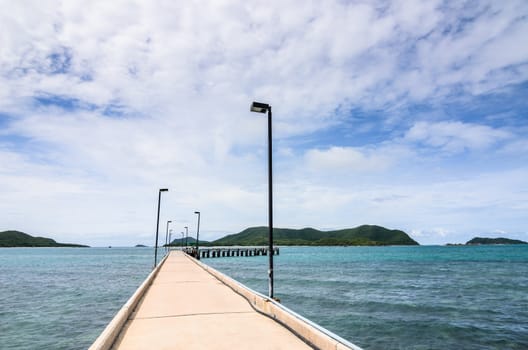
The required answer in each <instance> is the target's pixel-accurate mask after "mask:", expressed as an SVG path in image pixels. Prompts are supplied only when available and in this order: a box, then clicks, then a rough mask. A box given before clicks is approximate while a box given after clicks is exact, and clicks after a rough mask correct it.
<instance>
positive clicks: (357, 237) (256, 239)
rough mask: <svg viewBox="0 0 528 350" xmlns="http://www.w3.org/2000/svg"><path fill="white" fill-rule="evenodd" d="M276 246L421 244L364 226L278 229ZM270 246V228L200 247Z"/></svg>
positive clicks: (253, 229) (397, 232)
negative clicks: (331, 228)
mask: <svg viewBox="0 0 528 350" xmlns="http://www.w3.org/2000/svg"><path fill="white" fill-rule="evenodd" d="M173 242H174V241H173ZM179 242H181V241H179ZM273 243H274V244H275V245H283V246H288V245H304V246H386V245H419V244H418V242H416V241H415V240H413V239H412V238H411V237H409V235H408V234H406V233H405V232H403V231H400V230H389V229H387V228H385V227H381V226H376V225H362V226H359V227H356V228H350V229H343V230H335V231H319V230H316V229H314V228H303V229H299V230H296V229H288V228H274V229H273ZM173 244H174V243H173ZM267 244H268V228H267V227H266V226H261V227H251V228H247V229H245V230H244V231H242V232H239V233H236V234H232V235H227V236H225V237H223V238H220V239H217V240H215V241H212V242H202V241H200V245H204V246H233V245H240V246H262V245H267Z"/></svg>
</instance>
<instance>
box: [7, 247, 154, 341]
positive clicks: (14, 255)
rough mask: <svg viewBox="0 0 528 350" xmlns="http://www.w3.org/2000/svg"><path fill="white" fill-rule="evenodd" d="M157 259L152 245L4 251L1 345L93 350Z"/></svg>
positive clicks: (9, 249) (12, 249)
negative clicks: (98, 339)
mask: <svg viewBox="0 0 528 350" xmlns="http://www.w3.org/2000/svg"><path fill="white" fill-rule="evenodd" d="M153 263H154V258H153V249H149V248H112V249H108V248H2V249H0V349H64V350H70V349H87V348H88V347H89V346H90V345H91V344H92V342H93V341H94V340H95V339H96V338H97V337H98V336H99V334H100V333H101V332H102V331H103V329H104V328H105V327H106V325H107V324H108V322H110V320H111V319H112V318H113V316H114V315H115V313H116V312H117V311H118V310H119V309H120V308H121V306H123V304H124V303H125V302H126V301H127V300H128V298H129V297H130V296H131V295H132V293H134V291H135V290H136V289H137V288H138V286H139V285H140V284H141V283H142V282H143V280H144V279H145V278H146V277H147V276H148V274H149V273H150V271H151V270H152V265H153Z"/></svg>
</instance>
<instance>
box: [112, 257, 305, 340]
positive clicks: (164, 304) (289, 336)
mask: <svg viewBox="0 0 528 350" xmlns="http://www.w3.org/2000/svg"><path fill="white" fill-rule="evenodd" d="M112 348H113V349H241V348H251V349H311V347H310V346H308V345H307V344H306V343H304V342H303V341H302V340H301V339H299V338H298V337H297V336H295V335H294V334H293V333H292V332H290V331H289V330H287V329H286V328H284V327H283V326H281V325H280V324H279V323H277V322H275V321H274V320H272V319H270V318H269V317H266V316H264V315H262V314H260V313H257V312H256V311H255V310H254V309H253V308H252V307H251V305H250V303H249V302H248V301H247V300H246V299H244V298H243V297H242V296H240V295H238V294H236V293H235V292H233V290H231V289H230V288H229V287H227V286H226V285H225V284H223V283H222V282H220V281H219V280H218V279H217V278H215V277H214V276H212V275H211V274H209V273H208V272H207V271H205V270H204V269H202V268H201V267H200V266H199V265H197V264H196V263H194V262H193V261H191V260H190V258H188V257H186V256H184V254H183V253H182V252H179V251H173V252H171V253H170V256H169V257H168V258H167V260H166V261H165V263H164V265H163V266H162V268H161V269H160V271H159V272H158V274H157V276H156V278H155V279H154V281H153V283H152V285H151V286H150V288H149V289H148V291H147V292H146V294H145V296H144V297H143V299H142V300H141V301H140V303H139V304H138V306H137V307H136V311H135V312H133V313H132V314H131V316H130V317H129V320H128V321H127V323H126V324H125V326H124V328H123V330H122V331H121V334H120V335H119V336H118V338H117V340H116V342H115V344H114V346H113V347H112Z"/></svg>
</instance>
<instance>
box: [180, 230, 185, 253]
mask: <svg viewBox="0 0 528 350" xmlns="http://www.w3.org/2000/svg"><path fill="white" fill-rule="evenodd" d="M181 234H182V240H181V248H182V251H183V237H184V236H185V234H184V233H183V232H182V233H181Z"/></svg>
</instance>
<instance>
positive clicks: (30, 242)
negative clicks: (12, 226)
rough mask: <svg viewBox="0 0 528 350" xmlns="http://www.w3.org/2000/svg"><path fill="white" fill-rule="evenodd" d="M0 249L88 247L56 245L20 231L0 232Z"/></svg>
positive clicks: (47, 239)
mask: <svg viewBox="0 0 528 350" xmlns="http://www.w3.org/2000/svg"><path fill="white" fill-rule="evenodd" d="M0 247H88V246H86V245H81V244H69V243H57V242H55V241H54V240H53V239H51V238H44V237H33V236H30V235H28V234H27V233H24V232H20V231H3V232H0Z"/></svg>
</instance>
